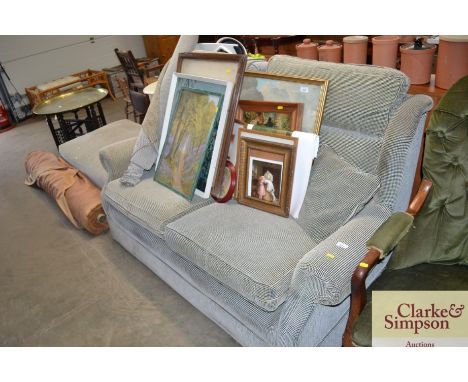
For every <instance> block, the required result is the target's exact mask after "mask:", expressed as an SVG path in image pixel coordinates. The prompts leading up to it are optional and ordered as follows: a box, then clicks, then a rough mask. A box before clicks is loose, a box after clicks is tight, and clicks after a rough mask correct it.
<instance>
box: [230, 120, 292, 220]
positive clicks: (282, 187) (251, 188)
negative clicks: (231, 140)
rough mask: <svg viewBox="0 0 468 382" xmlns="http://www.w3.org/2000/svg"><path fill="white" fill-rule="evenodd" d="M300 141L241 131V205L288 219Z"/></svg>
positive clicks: (239, 167)
mask: <svg viewBox="0 0 468 382" xmlns="http://www.w3.org/2000/svg"><path fill="white" fill-rule="evenodd" d="M297 142H298V139H297V138H295V137H290V136H278V135H276V134H270V133H265V132H261V131H253V130H247V129H239V141H238V145H237V147H238V155H237V157H238V163H237V173H238V188H237V192H238V195H237V199H238V202H239V203H241V204H244V205H247V206H249V207H253V208H257V209H260V210H263V211H266V212H270V213H273V214H276V215H280V216H284V217H288V216H289V210H290V205H291V193H292V186H293V180H294V168H295V164H296V150H297Z"/></svg>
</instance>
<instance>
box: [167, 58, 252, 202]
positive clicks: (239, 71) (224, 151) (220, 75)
mask: <svg viewBox="0 0 468 382" xmlns="http://www.w3.org/2000/svg"><path fill="white" fill-rule="evenodd" d="M246 64H247V56H245V55H239V54H228V53H207V52H187V53H180V54H179V58H178V61H177V69H176V71H177V72H178V73H184V74H191V75H195V76H201V77H208V78H214V79H218V80H223V81H229V82H232V84H233V91H232V97H231V102H230V104H229V109H228V112H227V117H226V127H225V130H224V137H223V140H222V143H221V147H220V152H219V157H218V162H217V167H216V172H215V175H214V180H213V186H212V187H213V188H212V191H213V193H214V194H218V193H219V192H220V190H221V187H222V183H223V179H224V167H225V163H226V160H227V157H228V152H229V145H230V140H231V135H232V130H233V126H234V119H235V113H236V107H237V103H238V101H239V94H240V90H241V86H242V80H243V77H244V71H245V66H246Z"/></svg>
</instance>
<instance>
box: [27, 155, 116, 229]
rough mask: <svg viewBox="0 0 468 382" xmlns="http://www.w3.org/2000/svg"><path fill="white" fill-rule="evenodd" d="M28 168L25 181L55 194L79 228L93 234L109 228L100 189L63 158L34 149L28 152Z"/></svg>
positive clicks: (62, 207)
mask: <svg viewBox="0 0 468 382" xmlns="http://www.w3.org/2000/svg"><path fill="white" fill-rule="evenodd" d="M25 168H26V173H27V177H26V180H25V183H26V184H27V185H29V186H32V185H33V184H36V186H37V187H39V188H41V189H43V190H44V191H45V192H47V193H48V194H49V195H50V196H52V197H53V198H54V199H55V201H56V202H57V204H58V206H59V207H60V209H61V210H62V212H63V213H64V214H65V216H66V217H67V218H68V220H70V222H71V223H72V224H73V225H74V226H75V227H77V228H84V229H86V230H87V231H88V232H90V233H92V234H93V235H99V234H100V233H102V232H103V231H105V230H107V229H108V228H109V226H108V224H107V219H106V215H105V213H104V210H103V208H102V204H101V193H100V190H99V188H97V187H96V186H95V185H94V184H93V183H91V181H90V180H89V179H88V178H87V177H86V176H85V175H84V174H83V173H81V172H80V171H79V170H77V169H76V168H74V167H73V166H71V165H70V164H69V163H68V162H66V161H65V160H64V159H63V158H60V157H57V156H56V155H55V154H53V153H49V152H44V151H34V152H31V153H29V154H28V156H27V158H26V162H25Z"/></svg>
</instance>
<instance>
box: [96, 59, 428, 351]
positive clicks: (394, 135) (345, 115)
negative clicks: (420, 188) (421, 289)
mask: <svg viewBox="0 0 468 382" xmlns="http://www.w3.org/2000/svg"><path fill="white" fill-rule="evenodd" d="M262 69H263V66H262V67H260V70H262ZM268 71H270V72H276V73H280V74H290V75H296V76H309V77H310V76H313V77H320V78H328V79H330V86H329V92H328V96H327V100H326V104H325V112H324V119H323V127H322V131H321V142H322V143H325V144H327V145H329V146H330V147H331V148H333V149H334V150H335V151H336V152H337V154H338V155H339V156H341V157H343V158H344V159H345V160H346V161H347V162H349V163H351V164H353V165H354V166H356V167H358V168H359V169H360V170H362V171H364V172H367V173H371V174H373V175H377V176H379V177H380V178H381V179H384V181H385V187H393V186H396V187H397V188H399V190H396V191H395V193H394V194H392V193H386V191H385V192H383V191H382V190H379V191H378V192H377V193H376V195H375V196H374V198H373V199H372V200H371V201H370V202H369V203H368V204H367V205H366V206H365V207H364V208H363V209H362V210H361V211H360V212H359V213H358V214H357V215H356V216H355V217H354V218H353V219H351V220H350V221H349V222H348V223H346V224H345V225H344V226H342V227H341V228H339V229H338V230H337V231H336V232H334V233H333V234H331V235H330V236H329V237H328V238H326V239H325V240H323V241H322V242H320V243H316V242H315V241H314V240H313V239H311V238H310V237H309V236H308V235H307V234H306V233H305V232H303V231H302V229H301V228H300V227H299V225H298V224H297V223H296V222H295V221H294V220H293V219H285V218H280V217H278V216H275V215H270V214H267V213H263V212H261V211H258V210H254V209H251V208H248V207H245V206H241V205H238V204H236V203H235V202H230V203H228V204H225V205H220V204H216V205H214V204H213V205H208V206H206V205H204V204H203V203H200V204H198V203H197V202H196V203H195V204H193V203H192V204H190V205H187V203H188V202H186V201H185V199H183V200H182V201H181V200H179V197H178V196H177V195H175V194H173V195H167V194H166V192H167V193H169V191H167V190H161V188H162V187H160V186H159V187H158V185H157V183H155V182H153V181H152V180H151V179H150V177H149V178H148V179H144V180H143V181H142V182H141V184H139V185H137V186H136V187H134V188H130V189H128V188H127V189H125V188H123V186H122V185H120V184H119V183H118V182H111V183H109V184H108V185H107V186H106V188H105V189H104V190H103V194H102V195H103V206H104V208H105V211H106V213H107V215H108V219H109V224H110V228H111V232H112V235H113V237H114V238H115V239H116V240H117V241H118V242H119V243H121V244H122V245H123V246H124V247H125V248H126V249H128V250H129V251H130V252H131V253H132V254H133V255H135V256H136V257H137V258H139V259H141V260H142V261H143V262H144V263H145V264H147V265H148V266H149V267H150V268H151V269H152V270H153V271H154V272H155V273H157V274H158V275H160V276H161V278H163V279H164V280H165V281H167V282H168V283H169V284H170V285H171V286H172V287H173V288H174V289H175V290H176V291H177V292H179V293H180V294H182V295H183V296H184V297H185V298H187V299H188V300H189V301H190V302H191V303H192V304H193V305H194V306H196V307H197V308H198V309H200V310H201V311H202V312H203V313H204V314H206V315H207V316H208V317H210V318H211V319H212V320H214V321H215V322H217V323H218V324H219V325H220V326H221V327H223V328H224V329H225V330H226V331H228V332H229V333H230V334H231V335H232V336H233V337H234V338H235V339H236V340H237V341H239V342H240V343H241V344H246V345H257V346H258V345H283V346H284V345H287V346H297V345H305V346H317V345H335V346H336V345H339V344H340V343H341V335H342V330H343V328H344V322H345V319H344V317H345V315H346V310H347V306H348V304H349V302H348V301H349V294H350V278H351V274H352V272H353V270H354V268H355V266H356V264H357V263H358V262H359V261H360V259H361V258H362V257H363V255H364V254H365V252H366V245H365V243H366V241H367V240H368V239H369V238H370V236H371V235H372V234H373V232H374V231H375V230H376V229H377V227H378V226H379V225H380V224H381V223H382V222H383V221H384V220H385V219H386V218H387V217H388V216H390V214H391V212H392V208H393V207H394V206H395V205H396V204H395V203H396V202H395V200H398V198H400V196H399V193H400V190H401V189H402V187H403V186H402V184H403V183H402V182H403V180H402V179H404V177H405V176H406V177H411V176H412V175H413V174H414V167H413V168H411V167H407V166H405V165H404V164H405V163H406V165H407V162H408V153H407V152H405V150H407V151H408V150H410V149H411V148H415V147H417V146H416V145H415V141H417V142H416V143H419V142H420V140H419V137H417V136H416V135H414V132H415V130H416V128H418V129H420V130H419V131H422V124H421V119H420V120H417V119H418V118H419V116H421V115H422V114H424V113H425V111H426V106H427V105H426V104H430V101H427V100H428V99H429V98H428V97H424V96H421V97H422V98H421V97H416V98H419V100H417V99H416V100H415V101H412V100H413V99H414V98H413V97H411V98H409V99H406V95H405V94H406V91H407V88H408V85H409V83H408V79H407V77H406V76H405V75H404V74H402V73H400V72H398V71H396V70H392V69H386V68H377V67H371V66H357V65H344V64H341V65H339V64H332V63H326V62H318V61H312V60H302V59H299V58H294V57H285V56H275V57H273V58H272V59H271V61H270V63H269V64H268ZM423 101H424V102H426V104H424V102H423ZM411 108H414V110H411ZM398 113H400V114H398ZM412 113H413V114H412ZM397 115H400V117H398V118H397V120H395V121H394V118H395V116H397ZM408 117H409V118H408ZM405 118H407V122H405ZM387 127H388V129H387ZM389 129H391V130H392V131H388V130H389ZM398 134H401V136H402V138H401V140H400V137H399V136H398ZM412 134H413V136H411V135H412ZM408 137H409V141H411V144H409V145H407V144H406V141H407V140H408ZM400 142H403V146H402V147H403V151H402V152H401V153H400V152H398V153H397V155H396V157H394V158H393V159H392V155H391V154H392V150H391V147H392V146H398V145H399V144H400ZM390 159H392V160H390ZM381 160H383V161H384V163H380V161H381ZM394 165H395V167H394ZM393 168H394V169H393ZM408 174H409V176H408ZM150 176H151V175H150ZM387 176H389V178H388V179H387V178H386V177H387ZM392 179H393V180H392ZM391 180H392V181H391ZM395 180H396V181H395ZM400 184H401V185H400ZM140 187H141V190H140ZM381 187H383V186H381ZM133 191H134V192H133ZM180 199H182V198H180ZM205 202H206V201H205ZM406 202H407V201H406ZM383 203H385V204H383ZM403 204H404V201H403ZM200 207H201V208H200ZM384 266H385V263H384V262H383V263H382V264H379V265H378V266H377V267H376V269H375V270H373V272H372V273H371V277H369V280H370V281H372V280H373V277H374V275H375V274H377V271H378V272H381V270H382V268H383V267H384Z"/></svg>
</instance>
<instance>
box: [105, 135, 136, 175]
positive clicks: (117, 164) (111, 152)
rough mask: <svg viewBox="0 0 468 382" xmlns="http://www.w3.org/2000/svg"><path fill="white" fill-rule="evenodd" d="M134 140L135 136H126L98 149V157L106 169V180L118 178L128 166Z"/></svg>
mask: <svg viewBox="0 0 468 382" xmlns="http://www.w3.org/2000/svg"><path fill="white" fill-rule="evenodd" d="M136 140H137V138H136V137H133V138H128V139H125V140H123V141H120V142H117V143H113V144H111V145H108V146H105V147H103V148H102V149H101V150H100V151H99V159H100V160H101V164H102V166H103V167H104V169H105V170H106V171H107V176H108V179H107V182H110V181H112V180H114V179H118V178H120V177H121V176H122V175H123V173H124V172H125V170H126V169H127V168H128V165H129V163H130V159H131V158H132V153H133V148H134V146H135V142H136Z"/></svg>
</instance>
